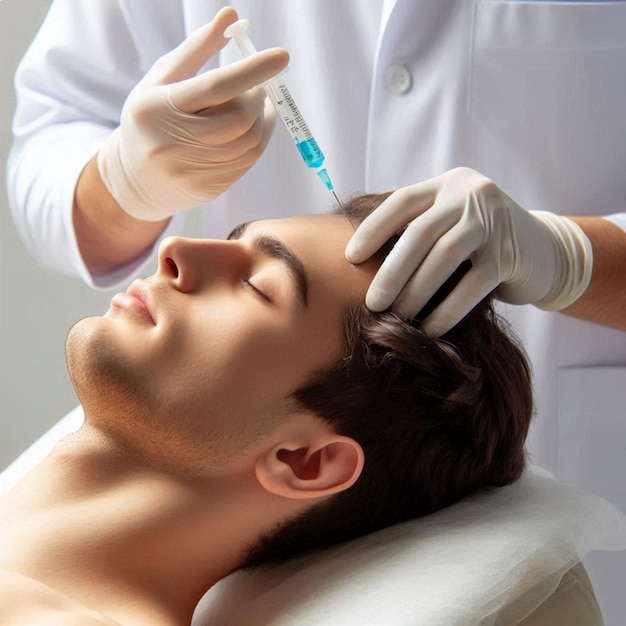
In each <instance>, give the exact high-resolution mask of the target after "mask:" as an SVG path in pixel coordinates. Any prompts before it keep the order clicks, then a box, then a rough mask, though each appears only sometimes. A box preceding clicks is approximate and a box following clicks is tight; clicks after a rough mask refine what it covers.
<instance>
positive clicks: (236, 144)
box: [205, 100, 276, 167]
mask: <svg viewBox="0 0 626 626" xmlns="http://www.w3.org/2000/svg"><path fill="white" fill-rule="evenodd" d="M275 119H276V117H275V115H274V108H273V107H272V103H271V102H270V101H269V100H267V103H266V105H265V109H264V112H263V115H262V116H261V117H259V118H258V119H257V120H256V122H255V123H254V124H253V125H252V126H251V127H250V128H249V129H248V131H247V132H245V133H244V134H243V135H241V136H240V137H237V138H236V139H234V140H232V141H229V142H228V143H225V144H222V145H211V146H210V147H206V148H205V149H206V150H207V151H209V150H210V158H211V160H212V161H213V162H220V163H233V164H235V163H238V162H240V163H242V164H244V165H245V166H246V167H250V166H251V165H253V164H254V163H255V161H257V160H258V158H259V157H260V156H261V154H262V153H263V151H264V150H265V147H266V146H267V143H268V141H269V139H270V137H271V134H272V131H273V129H274V125H275Z"/></svg>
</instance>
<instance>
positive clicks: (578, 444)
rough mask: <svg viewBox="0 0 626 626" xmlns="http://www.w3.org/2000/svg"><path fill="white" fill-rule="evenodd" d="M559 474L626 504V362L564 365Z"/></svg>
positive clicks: (560, 409) (624, 508) (621, 505)
mask: <svg viewBox="0 0 626 626" xmlns="http://www.w3.org/2000/svg"><path fill="white" fill-rule="evenodd" d="M558 402H559V405H558V406H559V408H558V422H557V423H558V442H559V443H558V466H557V478H559V479H560V480H564V481H566V482H573V483H575V484H577V485H579V486H582V487H584V488H586V489H588V490H589V491H593V492H594V493H597V494H599V495H601V496H603V497H605V498H607V499H608V500H611V501H612V502H613V503H614V504H616V505H617V506H618V507H619V508H621V509H622V510H626V479H625V477H624V463H625V462H626V366H624V367H572V368H563V369H561V370H560V371H559V389H558Z"/></svg>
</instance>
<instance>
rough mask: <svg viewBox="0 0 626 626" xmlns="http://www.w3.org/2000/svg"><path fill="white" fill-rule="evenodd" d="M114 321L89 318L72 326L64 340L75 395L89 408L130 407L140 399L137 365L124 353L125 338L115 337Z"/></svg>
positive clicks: (110, 408) (108, 410)
mask: <svg viewBox="0 0 626 626" xmlns="http://www.w3.org/2000/svg"><path fill="white" fill-rule="evenodd" d="M114 331H115V327H114V326H113V325H112V324H111V321H110V320H109V319H107V318H103V317H87V318H84V319H82V320H80V321H79V322H77V323H76V324H74V326H72V328H71V329H70V332H69V333H68V335H67V339H66V341H65V359H66V362H67V370H68V372H69V375H70V379H71V381H72V385H73V386H74V389H75V391H76V395H77V396H78V399H79V400H80V402H81V404H82V405H83V407H84V408H85V410H86V411H87V410H88V408H89V407H90V406H94V407H97V406H99V405H102V406H105V407H106V409H107V411H106V412H107V413H110V412H111V411H112V410H114V408H115V406H116V405H121V406H124V407H126V408H129V407H130V406H131V405H132V401H133V400H135V401H136V400H137V398H138V396H139V395H142V394H139V391H140V388H141V385H140V384H139V381H138V380H137V370H138V368H137V366H136V365H133V364H132V363H131V362H130V360H129V358H128V354H126V353H125V352H124V349H123V348H124V346H123V343H124V341H123V338H120V337H119V336H116V333H115V332H114Z"/></svg>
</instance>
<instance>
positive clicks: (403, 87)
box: [385, 65, 413, 95]
mask: <svg viewBox="0 0 626 626" xmlns="http://www.w3.org/2000/svg"><path fill="white" fill-rule="evenodd" d="M385 79H386V81H387V87H389V89H391V91H393V92H395V93H397V94H398V95H402V94H403V93H406V92H407V91H408V90H409V89H411V85H412V83H413V79H412V77H411V72H409V70H408V69H407V68H406V67H404V65H390V66H389V67H388V68H387V69H386V70H385Z"/></svg>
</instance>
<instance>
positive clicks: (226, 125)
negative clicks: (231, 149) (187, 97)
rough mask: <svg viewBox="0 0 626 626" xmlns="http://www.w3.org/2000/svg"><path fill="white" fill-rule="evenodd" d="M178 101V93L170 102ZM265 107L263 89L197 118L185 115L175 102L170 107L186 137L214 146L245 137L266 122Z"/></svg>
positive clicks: (212, 108)
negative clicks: (252, 129) (259, 124)
mask: <svg viewBox="0 0 626 626" xmlns="http://www.w3.org/2000/svg"><path fill="white" fill-rule="evenodd" d="M171 91H174V92H175V85H171ZM175 97H176V94H175V93H174V94H173V95H172V96H170V99H173V98H175ZM264 106H265V93H264V92H263V90H262V89H260V88H255V89H251V90H249V91H247V92H246V93H245V94H243V95H241V96H239V97H238V98H234V99H233V100H229V101H228V102H225V103H223V104H218V105H216V106H214V107H209V108H208V109H203V110H202V111H200V112H199V113H197V114H194V113H185V112H184V111H181V110H180V109H179V108H178V107H176V106H175V103H174V102H173V101H172V102H171V104H170V107H171V109H172V111H173V113H174V116H175V118H176V119H178V120H179V121H180V127H181V129H182V134H183V135H188V136H192V137H193V139H194V140H197V141H198V142H200V143H206V144H210V145H221V144H228V143H230V142H233V141H235V140H237V139H238V138H239V137H241V136H243V135H245V134H246V133H247V132H248V131H249V130H250V129H251V128H252V127H253V126H254V125H255V124H256V123H257V122H258V121H259V120H262V119H263V110H264Z"/></svg>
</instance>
